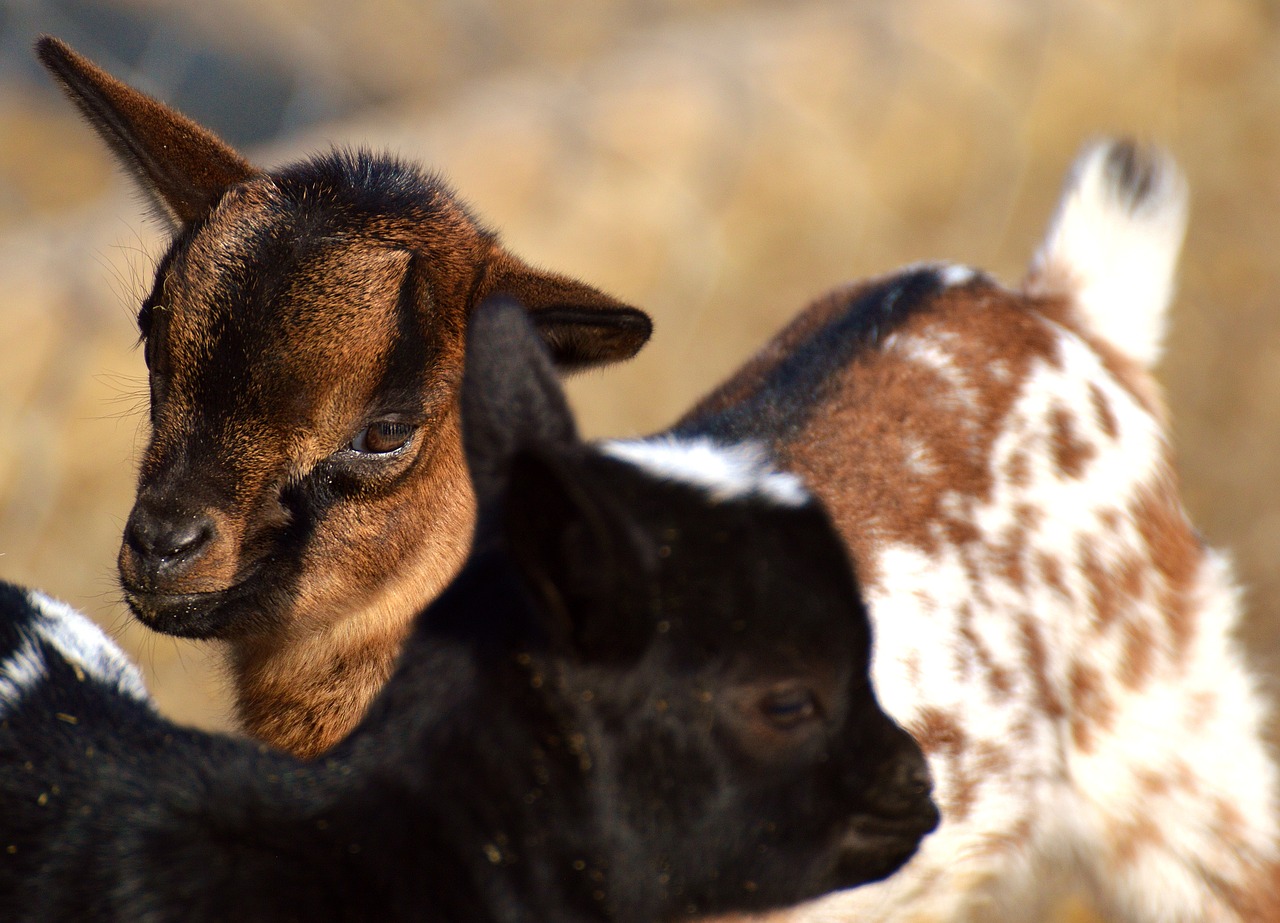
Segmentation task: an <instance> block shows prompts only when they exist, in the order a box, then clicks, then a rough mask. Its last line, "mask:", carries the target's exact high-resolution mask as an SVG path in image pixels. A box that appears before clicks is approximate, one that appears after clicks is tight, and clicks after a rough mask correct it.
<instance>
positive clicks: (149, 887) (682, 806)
mask: <svg viewBox="0 0 1280 923" xmlns="http://www.w3.org/2000/svg"><path fill="white" fill-rule="evenodd" d="M463 436H464V443H465V446H466V450H467V456H468V460H469V463H470V465H471V467H472V472H473V474H474V476H475V481H476V486H477V494H478V496H479V497H480V498H481V501H482V506H481V510H482V515H481V520H480V526H479V528H478V532H477V539H476V542H475V546H474V547H473V550H472V554H471V556H470V558H469V559H468V562H467V564H466V566H465V567H464V569H463V571H462V573H461V574H460V575H459V577H458V578H457V580H455V582H454V583H453V584H452V585H451V586H450V587H449V588H448V589H447V590H446V591H445V593H444V594H443V596H441V597H440V598H439V599H438V600H437V601H436V602H435V603H433V604H432V605H431V606H430V607H429V608H428V609H427V610H426V612H425V613H424V614H423V615H422V616H421V617H420V618H419V619H418V621H417V624H416V626H415V628H414V631H413V634H412V636H411V638H410V640H409V643H408V645H407V647H406V649H405V651H404V654H403V656H402V657H401V660H400V664H399V666H398V668H397V671H396V673H395V674H394V676H393V678H392V680H391V682H390V683H389V684H388V685H387V687H386V688H385V689H384V690H383V693H382V695H381V696H380V697H379V698H378V699H377V700H376V701H375V703H374V705H373V707H372V708H371V710H370V712H369V714H368V715H367V717H366V719H365V720H364V722H363V723H362V724H361V725H360V726H359V727H358V728H357V729H356V731H355V732H354V733H353V734H352V736H351V737H350V738H348V739H347V740H346V741H344V742H343V743H342V744H340V745H339V746H338V747H337V748H336V749H335V750H334V751H332V752H331V753H330V754H328V755H327V756H326V757H324V758H322V759H320V760H318V761H316V762H312V763H305V762H301V761H298V760H296V759H294V758H293V757H290V756H288V755H286V754H283V753H279V752H276V751H273V750H270V749H268V748H267V747H265V746H263V745H255V744H251V743H248V742H246V741H242V740H237V739H233V738H229V737H224V736H218V735H211V734H206V733H201V732H197V731H193V730H189V729H184V728H181V727H177V726H174V725H172V724H170V723H169V722H167V721H165V720H164V719H162V718H160V717H159V716H157V714H156V713H155V711H154V710H153V707H152V705H151V704H150V703H149V701H148V699H147V696H146V693H145V691H144V689H143V688H142V684H141V682H140V680H139V678H138V674H137V672H136V670H135V669H134V668H133V667H132V665H130V664H129V663H128V661H127V660H126V659H125V658H124V656H123V655H122V654H121V652H120V651H119V650H118V649H117V648H116V647H115V646H114V645H113V644H112V643H111V642H110V641H109V640H108V639H107V638H106V637H105V636H104V635H103V634H102V633H101V632H100V631H99V630H98V629H96V628H95V627H94V626H93V625H92V624H91V623H90V622H88V621H87V620H86V619H84V618H83V617H81V616H79V615H78V614H76V613H74V612H73V611H72V610H70V609H68V608H67V607H65V606H62V605H61V604H58V603H55V602H53V601H52V600H49V599H48V598H47V597H44V596H42V595H41V594H38V593H30V592H25V591H22V590H19V589H17V588H14V587H12V586H8V585H2V586H0V721H2V722H3V724H2V728H0V907H3V908H4V910H5V917H6V919H9V920H82V921H83V920H112V921H129V923H137V921H169V920H174V921H178V920H181V921H205V920H233V921H236V923H243V921H249V920H292V919H296V920H306V921H318V920H364V919H368V920H405V919H414V920H468V921H484V920H495V921H496V920H502V921H528V920H556V921H562V923H563V921H579V920H600V919H614V920H623V921H656V920H662V919H669V918H671V917H673V916H675V915H678V914H684V913H727V912H734V911H746V910H755V909H763V908H768V907H774V906H779V905H784V904H789V903H795V902H799V901H803V900H806V899H809V898H814V897H817V896H819V895H822V894H824V893H826V892H828V891H831V890H833V889H838V888H846V887H851V886H854V885H857V884H860V883H863V882H866V881H869V880H873V879H877V878H880V877H883V876H885V875H888V874H889V873H891V872H893V871H894V870H895V869H896V868H898V867H899V866H900V865H901V864H902V863H903V862H905V861H906V859H907V858H908V857H909V856H910V855H911V854H912V853H913V852H914V851H915V848H916V846H917V844H918V842H919V840H920V838H921V837H922V836H923V835H924V834H925V833H926V832H927V831H928V830H930V829H931V828H932V827H933V826H934V824H935V823H936V818H937V815H936V811H935V809H934V807H933V805H932V802H931V801H930V798H929V795H928V788H929V785H928V782H927V777H926V775H925V770H924V763H923V760H922V757H921V754H920V752H919V750H918V749H917V748H916V746H915V744H914V743H913V742H912V741H911V739H910V738H909V737H908V736H907V735H906V734H905V733H904V732H903V731H902V730H901V729H900V728H898V727H897V726H896V725H895V724H894V723H893V722H892V721H890V720H889V719H888V718H887V717H886V716H885V714H884V713H883V712H882V711H881V710H880V707H879V706H878V704H877V702H876V700H875V697H874V695H873V693H872V691H871V688H870V685H869V682H868V675H867V665H868V648H869V643H870V637H869V628H868V622H867V618H866V615H865V612H864V610H863V607H862V604H861V602H860V600H859V595H858V590H857V587H856V585H855V582H854V578H853V576H852V573H851V570H850V566H849V564H848V563H847V561H846V558H845V553H844V550H843V546H842V545H841V543H840V541H839V540H838V539H837V537H836V535H835V533H834V532H833V531H832V528H831V526H830V524H829V523H828V521H827V518H826V515H825V513H824V512H823V511H822V509H821V508H820V507H819V506H818V505H817V504H816V503H815V502H814V501H813V500H811V499H809V498H808V497H807V495H805V494H804V493H803V491H802V490H801V489H800V488H799V486H798V484H797V482H795V481H794V480H792V479H790V478H789V476H787V475H778V474H774V473H771V472H769V471H767V470H765V469H764V468H763V466H760V465H759V463H758V462H755V461H753V460H750V459H743V458H736V459H728V460H727V462H728V465H729V467H730V468H731V469H732V477H729V476H727V475H726V477H725V478H724V479H722V480H721V481H720V482H718V483H710V482H708V481H707V479H706V476H705V469H701V471H702V473H701V474H699V475H698V476H697V477H695V476H694V475H693V474H692V473H690V472H686V473H687V474H688V476H687V477H682V476H681V472H680V470H679V465H678V464H673V465H672V466H671V468H670V471H671V472H672V474H671V476H660V475H657V474H655V473H654V466H653V465H652V464H649V465H647V466H645V467H638V466H635V465H632V464H629V463H628V462H626V461H624V460H622V459H621V458H619V457H615V456H614V455H610V454H609V453H608V451H607V450H599V449H596V448H593V447H590V446H587V445H585V444H583V443H582V442H580V441H579V440H578V438H577V436H576V433H575V429H574V424H573V420H572V418H571V417H570V415H569V413H568V410H567V407H566V405H565V403H564V399H563V395H562V394H561V391H560V389H559V385H558V384H557V382H556V380H555V374H554V370H553V368H552V365H551V363H550V361H549V359H548V357H547V355H546V354H545V352H544V351H543V349H542V347H541V345H540V344H539V342H538V339H537V336H536V334H535V333H534V332H533V329H532V327H531V326H530V323H529V322H528V320H527V319H526V317H525V313H524V311H523V310H521V309H520V308H518V307H516V306H513V305H511V304H510V303H509V302H506V303H499V304H494V305H487V306H485V308H483V309H481V310H480V311H478V313H477V315H476V317H475V318H474V321H473V327H472V332H471V340H470V346H469V349H468V355H467V360H466V372H465V378H464V386H463Z"/></svg>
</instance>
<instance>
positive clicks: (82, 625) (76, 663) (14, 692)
mask: <svg viewBox="0 0 1280 923" xmlns="http://www.w3.org/2000/svg"><path fill="white" fill-rule="evenodd" d="M27 601H28V603H30V605H31V607H32V609H33V610H34V611H35V613H36V614H35V615H34V617H33V618H32V620H31V625H30V629H31V633H32V637H28V638H27V639H26V640H25V641H24V642H23V644H22V646H21V647H20V648H18V650H17V651H16V652H15V653H14V654H13V655H12V656H10V657H9V658H8V659H7V660H5V661H4V662H3V663H2V664H0V714H3V713H4V712H6V711H8V710H10V709H13V708H15V707H17V706H18V705H19V703H20V702H21V700H22V698H23V696H24V695H26V694H27V693H28V692H29V691H30V690H31V689H33V688H34V687H35V686H36V685H37V684H38V683H39V682H40V681H41V680H42V679H43V678H44V676H45V675H46V673H47V664H46V662H45V660H44V657H43V655H42V653H41V650H40V647H39V645H38V644H37V638H38V639H39V640H40V641H43V642H45V643H46V644H48V645H50V646H51V647H53V648H54V649H55V650H56V651H57V652H58V653H59V655H61V657H62V658H63V660H65V661H66V662H67V663H68V664H70V665H71V666H72V667H73V668H74V669H77V670H78V671H80V673H82V674H83V676H84V679H85V680H93V681H95V682H98V683H103V684H105V685H108V686H112V687H114V688H115V689H116V690H117V691H119V692H120V693H122V694H124V695H127V696H130V697H132V698H134V699H138V700H139V701H147V700H148V699H149V696H148V695H147V689H146V686H145V685H144V684H143V682H142V675H141V674H140V673H139V672H138V668H137V667H135V666H134V665H133V664H132V663H130V661H129V658H128V657H126V656H125V654H124V652H123V651H122V650H120V648H119V647H118V646H117V645H116V643H115V642H114V641H112V640H111V639H110V638H109V637H107V635H106V633H105V632H103V630H102V629H101V628H99V627H98V626H97V625H96V624H94V623H93V622H92V621H91V620H90V619H89V618H88V617H86V616H84V615H82V614H81V613H79V612H77V611H76V610H74V609H72V608H71V607H70V606H68V605H67V604H66V603H64V602H60V601H59V600H56V599H53V598H51V597H49V596H46V595H45V594H43V593H40V592H38V591H35V590H32V591H29V592H28V593H27Z"/></svg>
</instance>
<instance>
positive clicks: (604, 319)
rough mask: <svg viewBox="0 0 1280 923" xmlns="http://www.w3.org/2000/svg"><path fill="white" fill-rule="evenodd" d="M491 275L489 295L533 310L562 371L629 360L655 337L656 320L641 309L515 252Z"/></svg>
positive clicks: (502, 256) (503, 258)
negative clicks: (523, 259) (540, 266)
mask: <svg viewBox="0 0 1280 923" xmlns="http://www.w3.org/2000/svg"><path fill="white" fill-rule="evenodd" d="M490 273H491V274H490V285H491V287H490V291H491V292H493V293H495V294H497V293H500V294H504V295H510V296H512V297H513V298H515V299H516V300H517V301H519V302H520V303H521V304H523V305H524V306H525V308H527V309H528V311H529V314H530V315H531V316H532V318H533V322H534V325H535V326H536V327H537V328H538V333H540V334H541V335H542V339H543V341H544V342H545V343H546V344H547V348H548V349H550V350H551V358H552V359H554V360H555V363H556V365H557V367H559V368H560V370H561V371H576V370H578V369H585V368H590V367H591V366H595V365H607V364H609V363H611V362H620V361H622V360H623V359H630V358H631V357H632V356H634V355H635V354H636V353H637V352H639V351H640V347H642V346H644V344H645V343H647V342H648V340H649V335H650V334H651V333H653V322H652V321H651V320H650V319H649V315H648V314H645V313H644V312H643V311H641V310H640V309H639V308H633V307H631V305H629V304H624V303H623V302H621V301H618V300H617V299H616V298H613V297H611V296H609V295H606V294H605V293H604V292H602V291H600V290H599V289H596V288H592V287H591V286H590V285H587V284H585V283H583V282H578V281H576V280H574V279H570V278H569V277H568V276H562V275H558V274H556V273H551V272H544V271H541V270H538V269H534V268H533V267H532V266H529V265H528V264H526V263H523V262H521V261H520V260H518V259H516V258H515V257H513V256H511V255H510V254H507V253H501V254H499V256H498V257H497V258H496V259H495V263H494V265H493V267H492V268H491V270H490Z"/></svg>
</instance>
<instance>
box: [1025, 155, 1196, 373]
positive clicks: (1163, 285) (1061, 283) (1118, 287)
mask: <svg viewBox="0 0 1280 923" xmlns="http://www.w3.org/2000/svg"><path fill="white" fill-rule="evenodd" d="M1128 150H1131V149H1130V148H1127V147H1126V146H1124V145H1123V144H1122V143H1120V142H1115V141H1107V142H1102V143H1098V144H1095V145H1092V146H1090V147H1088V148H1086V149H1085V151H1084V152H1083V153H1082V154H1081V156H1080V157H1079V158H1078V159H1077V161H1076V164H1075V167H1074V168H1073V171H1072V174H1071V177H1070V178H1069V179H1068V181H1067V185H1066V188H1065V190H1064V192H1063V196H1062V200H1061V202H1060V204H1059V206H1058V213H1057V215H1056V217H1055V218H1054V221H1053V224H1052V227H1051V229H1050V231H1049V235H1048V237H1047V239H1046V240H1045V242H1044V244H1043V246H1042V247H1041V249H1040V251H1039V252H1038V253H1037V254H1036V256H1035V259H1034V260H1033V262H1032V266H1031V272H1030V274H1029V276H1028V281H1027V290H1028V291H1029V292H1031V293H1032V294H1047V295H1055V294H1056V295H1065V296H1067V297H1069V298H1071V299H1072V300H1073V301H1074V303H1075V305H1076V306H1077V308H1078V310H1079V312H1080V314H1081V316H1082V319H1083V320H1084V322H1085V323H1086V324H1087V325H1088V326H1089V328H1090V329H1091V330H1092V331H1093V332H1094V333H1096V334H1098V335H1099V336H1101V337H1102V338H1103V339H1105V340H1107V341H1108V342H1109V343H1111V345H1113V346H1115V347H1117V348H1119V349H1120V350H1121V351H1123V352H1124V353H1126V354H1127V355H1129V356H1131V357H1133V358H1134V359H1137V360H1138V361H1139V362H1141V363H1142V364H1143V365H1144V366H1145V367H1148V368H1150V367H1151V366H1152V365H1154V364H1155V362H1156V361H1157V360H1158V359H1159V358H1160V351H1161V348H1162V345H1163V342H1164V333H1165V309H1166V307H1167V306H1168V304H1169V301H1170V300H1171V298H1172V296H1173V286H1174V271H1175V267H1176V264H1177V260H1178V252H1179V250H1180V249H1181V246H1182V237H1183V233H1184V230H1185V227H1186V216H1187V186H1186V182H1185V181H1184V180H1183V178H1182V174H1181V173H1180V172H1179V170H1178V168H1177V166H1176V165H1175V164H1174V163H1173V161H1172V160H1171V159H1170V158H1169V157H1168V156H1167V155H1165V154H1163V153H1162V152H1158V151H1145V150H1144V151H1139V152H1138V158H1137V159H1138V160H1139V161H1140V162H1141V167H1140V169H1141V170H1149V171H1150V174H1149V175H1150V181H1149V185H1148V187H1147V188H1146V189H1145V190H1135V189H1133V188H1126V187H1125V186H1124V185H1123V183H1122V182H1121V170H1120V169H1119V164H1120V162H1121V161H1122V160H1123V159H1124V156H1125V152H1126V151H1128Z"/></svg>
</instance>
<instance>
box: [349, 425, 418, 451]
mask: <svg viewBox="0 0 1280 923" xmlns="http://www.w3.org/2000/svg"><path fill="white" fill-rule="evenodd" d="M417 429H418V427H417V426H416V425H415V424H413V423H397V422H395V421H393V420H375V421H374V422H372V423H370V424H369V425H368V426H366V427H365V428H364V429H362V430H361V431H360V432H359V433H357V434H356V438H354V439H352V440H351V446H350V448H351V450H352V451H354V452H362V453H364V454H367V455H386V454H387V453H388V452H394V451H396V449H400V448H403V447H404V446H405V444H406V443H408V441H409V440H410V439H412V438H413V434H414V433H415V432H417Z"/></svg>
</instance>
